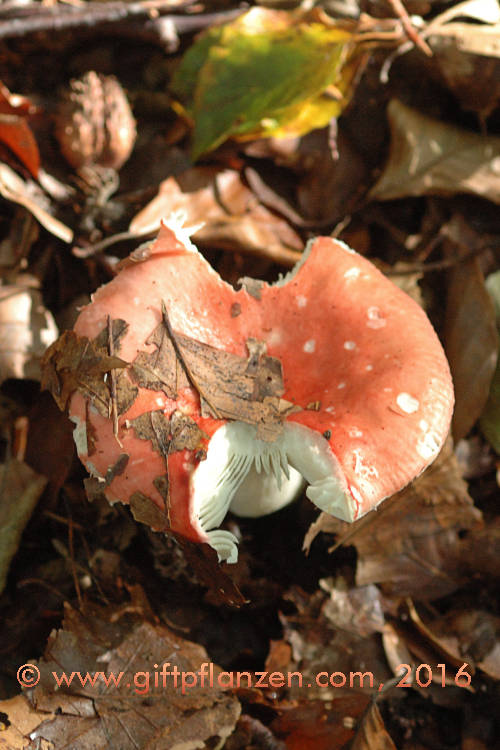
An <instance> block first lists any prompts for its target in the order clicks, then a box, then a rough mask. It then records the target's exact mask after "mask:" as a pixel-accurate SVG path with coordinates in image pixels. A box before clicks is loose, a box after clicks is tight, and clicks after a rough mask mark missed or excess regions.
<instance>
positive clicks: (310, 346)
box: [304, 339, 316, 354]
mask: <svg viewBox="0 0 500 750" xmlns="http://www.w3.org/2000/svg"><path fill="white" fill-rule="evenodd" d="M315 349H316V341H315V340H314V339H308V340H307V341H306V343H305V344H304V351H305V352H306V353H307V354H312V353H313V351H314V350H315Z"/></svg>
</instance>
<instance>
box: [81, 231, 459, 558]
mask: <svg viewBox="0 0 500 750" xmlns="http://www.w3.org/2000/svg"><path fill="white" fill-rule="evenodd" d="M113 321H114V322H115V324H116V325H117V334H116V336H115V338H114V339H113V330H114V329H113ZM116 321H118V323H116ZM120 321H121V323H120ZM123 321H124V322H123ZM120 325H121V326H122V327H121V329H120ZM118 329H120V330H119V332H118ZM74 331H75V333H76V334H77V335H78V337H84V340H90V341H93V342H95V341H97V340H100V342H101V346H103V345H104V344H103V342H106V340H108V345H109V346H108V348H107V351H106V353H107V355H110V356H118V357H119V358H120V359H121V360H122V362H123V363H124V364H123V366H122V368H121V369H120V370H113V371H108V372H105V373H104V374H102V376H101V377H102V381H103V383H104V384H105V385H106V388H108V391H109V393H110V394H111V393H112V391H113V387H112V386H113V383H114V388H115V391H116V389H117V388H118V390H119V391H120V392H121V390H123V388H122V386H124V385H126V386H127V387H126V388H125V391H126V393H127V394H128V395H127V396H123V397H121V404H118V405H117V397H116V396H115V402H114V403H112V401H113V399H112V398H111V396H110V403H109V404H108V405H107V406H105V407H103V405H102V403H101V404H100V405H99V403H98V398H97V397H95V396H94V395H93V392H92V388H90V387H86V388H83V389H82V388H79V389H77V390H76V391H75V392H74V393H73V395H72V397H71V401H70V416H71V419H72V420H73V421H74V422H75V440H76V443H77V448H78V453H79V456H80V458H81V460H82V461H83V463H84V464H85V465H86V467H87V469H88V470H89V471H90V473H91V474H92V475H93V476H94V477H96V478H97V481H98V482H100V485H101V487H102V489H103V491H104V493H105V495H106V496H107V498H108V500H110V501H111V502H114V501H117V500H118V501H121V502H124V503H128V502H131V503H136V504H137V501H138V499H139V500H140V501H141V502H142V503H144V502H146V503H150V504H151V505H152V506H154V507H155V508H158V509H160V510H161V511H162V512H164V517H165V519H166V523H165V527H167V526H168V527H169V528H170V529H171V530H172V531H173V532H174V533H176V534H179V535H181V536H183V537H185V538H188V539H190V540H191V541H195V542H207V543H208V544H210V545H211V546H212V547H213V548H214V549H215V550H216V551H217V554H218V556H219V560H227V561H228V562H235V561H236V559H237V554H238V553H237V540H236V538H235V537H234V535H233V534H231V533H230V532H229V531H226V530H222V529H220V528H219V526H220V524H221V523H222V521H223V519H224V517H225V515H226V513H227V512H228V510H231V509H232V510H234V511H236V512H237V513H240V514H241V515H248V516H252V515H262V514H264V513H266V512H271V511H273V510H275V509H277V508H279V507H281V506H283V505H284V504H286V503H287V502H289V501H290V500H291V499H293V497H294V496H295V495H296V494H297V490H298V488H300V486H301V482H302V481H303V480H305V482H306V483H307V485H308V487H307V490H306V494H307V497H308V498H309V499H310V500H311V501H312V502H313V503H314V504H315V505H317V506H318V508H320V509H321V510H323V511H326V512H327V513H330V514H332V515H334V516H337V517H339V518H341V519H343V520H345V521H354V520H356V519H358V518H360V517H361V516H363V515H364V514H365V513H367V512H368V511H369V510H371V509H372V508H375V507H376V506H377V505H378V504H379V503H380V502H381V501H382V500H383V499H384V498H386V497H388V496H389V495H392V494H393V493H395V492H396V491H398V490H400V489H401V488H402V487H404V486H405V485H406V484H407V483H408V482H410V481H411V480H412V479H413V478H414V477H416V476H417V475H418V474H419V473H420V472H421V471H422V470H423V469H424V468H425V467H426V466H427V465H428V464H429V463H431V462H432V461H433V460H434V458H435V457H436V455H437V454H438V452H439V450H440V448H441V446H442V444H443V441H444V439H445V437H446V435H447V432H448V428H449V424H450V419H451V412H452V408H453V389H452V383H451V377H450V372H449V368H448V364H447V361H446V358H445V355H444V352H443V349H442V347H441V345H440V343H439V340H438V338H437V336H436V334H435V332H434V330H433V328H432V326H431V324H430V322H429V320H428V318H427V317H426V315H425V313H424V312H423V310H422V309H421V308H420V307H419V306H418V305H417V304H416V303H415V302H414V301H413V300H412V299H411V298H410V297H408V296H407V295H406V294H405V293H404V292H402V291H401V290H400V289H398V288H397V287H396V286H395V285H394V284H393V283H392V282H391V281H389V280H388V279H387V278H386V277H384V276H383V274H382V273H380V272H379V271H378V270H377V269H376V268H375V266H373V265H372V263H370V262H369V261H368V260H366V259H365V258H364V257H362V256H360V255H358V254H357V253H355V252H354V251H352V250H350V249H349V248H348V247H347V246H346V245H344V244H343V243H341V242H338V241H336V240H333V239H331V238H328V237H320V238H317V239H315V240H312V241H311V242H310V243H309V245H308V247H307V250H306V251H305V252H304V256H303V259H302V260H301V261H300V262H299V263H298V264H297V266H296V267H295V268H294V269H293V270H292V271H291V272H290V273H288V274H287V275H286V276H285V277H284V278H282V279H281V280H279V281H278V282H276V283H274V284H267V283H263V282H255V283H253V284H247V285H246V286H244V287H243V288H242V289H240V290H238V291H235V290H234V289H233V287H231V286H230V285H229V284H227V283H226V282H224V281H223V280H222V279H221V278H220V277H219V276H218V274H217V273H216V272H215V271H214V270H213V269H212V268H211V267H210V266H209V264H208V263H207V261H206V260H205V259H204V258H203V256H202V255H201V254H200V253H198V251H197V250H196V248H195V247H194V246H193V244H192V243H191V241H190V239H189V231H188V230H187V229H185V228H183V227H182V223H181V220H180V219H179V217H172V218H171V219H170V220H168V221H166V222H164V224H163V226H162V229H161V231H160V234H159V236H158V238H157V239H156V241H155V242H154V243H152V244H151V245H150V246H149V247H148V248H146V249H145V250H144V249H143V250H142V251H141V252H140V253H139V254H138V253H136V254H135V255H133V257H132V256H131V260H130V261H129V262H128V263H125V264H124V267H123V268H122V270H120V271H119V273H118V275H117V276H116V278H114V279H113V280H112V281H111V282H110V283H108V284H106V285H105V286H103V287H101V288H100V289H99V290H98V291H97V292H96V293H95V295H94V297H93V300H92V302H91V303H90V304H89V305H88V306H87V307H85V308H84V309H83V310H82V312H81V313H80V316H79V318H78V320H77V323H76V325H75V329H74ZM106 331H107V332H108V333H107V334H106ZM99 336H100V339H99ZM110 347H111V348H110ZM111 349H113V350H111ZM108 369H109V368H108ZM113 378H114V379H113ZM117 384H118V385H117ZM120 384H121V385H120ZM101 401H102V397H101ZM118 401H120V398H119V397H118ZM302 478H303V479H302Z"/></svg>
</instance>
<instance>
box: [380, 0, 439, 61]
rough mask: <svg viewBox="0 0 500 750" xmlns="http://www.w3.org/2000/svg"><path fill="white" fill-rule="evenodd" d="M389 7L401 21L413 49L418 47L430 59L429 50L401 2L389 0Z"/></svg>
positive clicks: (430, 52)
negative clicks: (413, 46)
mask: <svg viewBox="0 0 500 750" xmlns="http://www.w3.org/2000/svg"><path fill="white" fill-rule="evenodd" d="M389 5H390V6H391V8H392V9H393V11H394V13H395V14H396V15H397V17H398V18H399V20H400V21H401V25H402V26H403V29H404V30H405V33H406V36H407V37H408V39H410V40H411V41H412V42H413V44H414V45H415V47H418V49H419V50H420V51H421V52H423V53H424V55H427V57H432V50H431V48H430V47H429V45H428V44H427V42H426V41H425V39H423V38H422V37H421V36H420V34H419V33H418V31H417V30H416V29H415V27H414V26H413V24H412V22H411V19H410V16H409V15H408V11H407V10H406V8H405V6H404V5H403V3H402V2H401V0H389Z"/></svg>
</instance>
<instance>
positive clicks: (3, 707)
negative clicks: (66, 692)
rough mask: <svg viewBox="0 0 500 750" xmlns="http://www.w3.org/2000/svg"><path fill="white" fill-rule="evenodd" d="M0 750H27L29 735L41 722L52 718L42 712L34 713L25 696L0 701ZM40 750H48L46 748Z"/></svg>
mask: <svg viewBox="0 0 500 750" xmlns="http://www.w3.org/2000/svg"><path fill="white" fill-rule="evenodd" d="M0 716H1V717H2V720H1V724H2V726H1V730H0V731H1V734H0V748H1V750H27V748H28V746H29V744H31V743H30V740H29V735H30V733H31V732H32V731H33V730H34V729H36V727H38V726H39V725H40V724H41V722H42V721H46V720H47V719H51V718H52V716H51V715H50V714H47V713H46V712H43V711H35V710H34V709H33V707H32V706H31V704H30V702H29V700H28V699H27V698H26V696H25V695H15V696H14V697H13V698H9V699H8V700H2V701H0ZM40 750H49V749H48V748H47V747H45V748H43V747H42V748H41V749H40Z"/></svg>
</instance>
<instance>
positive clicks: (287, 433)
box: [191, 422, 356, 563]
mask: <svg viewBox="0 0 500 750" xmlns="http://www.w3.org/2000/svg"><path fill="white" fill-rule="evenodd" d="M304 481H305V482H307V483H308V484H309V487H308V489H307V492H306V494H307V497H308V498H309V499H310V500H312V502H313V503H315V505H317V506H318V508H320V509H321V510H324V511H326V512H327V513H330V514H332V515H335V516H337V517H338V518H341V519H342V520H345V521H352V520H353V519H354V517H355V511H356V506H355V502H354V500H353V498H352V496H351V494H350V492H349V491H348V488H347V485H346V482H345V480H344V477H343V473H342V470H341V468H340V465H339V463H338V461H337V459H336V458H335V456H334V455H333V453H332V452H331V450H330V446H329V444H328V441H327V440H326V439H325V438H324V437H323V436H322V435H320V434H319V433H317V432H315V431H314V430H311V429H309V428H308V427H305V426H303V425H300V424H296V423H293V422H288V423H287V424H286V425H285V426H284V429H283V432H282V434H281V435H280V437H279V438H278V439H277V440H275V441H274V442H265V441H264V440H260V439H258V438H257V437H256V428H255V427H253V426H251V425H248V424H245V423H244V422H230V423H228V424H226V425H224V426H223V427H221V428H220V429H219V430H217V432H216V433H215V435H214V436H213V437H212V439H211V441H210V443H209V446H208V452H207V458H206V460H205V461H202V462H201V463H200V464H199V466H198V467H197V468H196V470H195V472H194V473H193V476H192V479H191V493H192V498H193V505H192V513H193V516H194V518H193V521H194V522H195V523H196V522H197V523H198V524H199V526H200V527H201V529H202V530H203V532H204V534H206V539H207V542H208V544H210V546H212V547H213V548H214V549H215V550H216V551H217V554H218V557H219V561H222V560H227V562H229V563H234V562H236V560H237V559H238V548H237V541H238V540H237V539H236V537H235V536H234V534H231V533H230V532H229V531H224V530H221V529H219V528H218V527H219V526H220V524H221V523H222V521H223V520H224V518H225V516H226V513H227V512H228V510H231V511H232V512H234V513H236V514H237V515H240V516H247V517H258V516H263V515H267V514H269V513H273V512H274V511H276V510H279V509H280V508H283V507H284V506H285V505H288V503H290V502H292V501H293V500H294V499H295V498H296V497H297V495H298V493H299V492H300V490H301V489H302V487H303V486H304Z"/></svg>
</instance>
